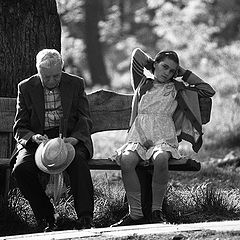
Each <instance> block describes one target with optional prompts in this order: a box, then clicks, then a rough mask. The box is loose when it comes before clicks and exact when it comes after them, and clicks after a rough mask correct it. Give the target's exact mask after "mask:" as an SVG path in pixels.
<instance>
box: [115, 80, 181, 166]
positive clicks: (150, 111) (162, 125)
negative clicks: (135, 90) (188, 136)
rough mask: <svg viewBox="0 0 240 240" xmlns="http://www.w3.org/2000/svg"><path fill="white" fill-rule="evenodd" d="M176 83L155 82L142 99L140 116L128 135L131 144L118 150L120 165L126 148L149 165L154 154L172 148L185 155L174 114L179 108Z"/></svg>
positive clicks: (171, 151)
mask: <svg viewBox="0 0 240 240" xmlns="http://www.w3.org/2000/svg"><path fill="white" fill-rule="evenodd" d="M176 94H177V91H176V89H175V86H174V83H173V82H170V83H154V84H153V87H152V88H151V89H150V90H148V91H147V92H146V94H144V95H143V96H142V98H141V100H140V102H139V107H138V115H137V117H136V118H135V121H134V123H133V125H132V126H131V129H130V131H129V133H128V136H127V143H126V144H124V145H123V146H122V147H121V148H119V149H118V150H117V154H116V155H115V158H114V160H115V161H116V162H117V163H118V164H119V161H120V158H121V154H122V153H123V152H124V151H127V150H130V151H136V152H137V153H138V155H139V156H140V157H141V159H142V160H143V161H144V163H145V165H148V164H149V162H150V158H151V157H152V155H153V153H154V152H155V151H158V150H163V151H168V152H170V153H171V155H172V157H174V158H177V159H179V158H181V155H180V153H179V152H178V140H177V135H176V130H175V125H174V122H173V119H172V115H173V113H174V111H175V109H176V107H177V101H176V100H175V97H176Z"/></svg>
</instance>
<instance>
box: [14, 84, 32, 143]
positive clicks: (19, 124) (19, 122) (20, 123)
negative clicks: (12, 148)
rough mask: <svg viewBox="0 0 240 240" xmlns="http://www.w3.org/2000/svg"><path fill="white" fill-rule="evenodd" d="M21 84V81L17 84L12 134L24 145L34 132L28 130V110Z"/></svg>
mask: <svg viewBox="0 0 240 240" xmlns="http://www.w3.org/2000/svg"><path fill="white" fill-rule="evenodd" d="M21 86H22V85H21V83H20V84H18V95H17V105H16V108H17V110H16V116H15V119H14V125H13V134H14V138H15V140H16V141H17V142H18V143H20V144H21V145H22V146H24V147H25V146H26V145H27V143H28V141H29V139H30V138H31V137H32V135H34V134H35V133H34V132H32V131H31V130H30V117H29V112H28V109H27V106H26V104H25V100H24V96H23V95H24V94H23V93H22V88H21Z"/></svg>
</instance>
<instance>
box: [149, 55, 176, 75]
mask: <svg viewBox="0 0 240 240" xmlns="http://www.w3.org/2000/svg"><path fill="white" fill-rule="evenodd" d="M165 58H169V59H171V60H173V61H174V62H175V63H177V64H178V65H179V58H178V55H177V53H176V52H174V51H161V52H159V53H157V55H156V56H155V58H154V62H156V63H160V62H161V61H163V60H164V59H165ZM154 70H155V68H154V67H153V69H152V71H153V73H154Z"/></svg>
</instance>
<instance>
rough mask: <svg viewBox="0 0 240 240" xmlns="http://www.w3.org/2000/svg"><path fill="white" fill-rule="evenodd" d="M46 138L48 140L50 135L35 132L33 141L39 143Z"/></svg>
mask: <svg viewBox="0 0 240 240" xmlns="http://www.w3.org/2000/svg"><path fill="white" fill-rule="evenodd" d="M46 140H48V136H47V135H46V134H45V135H41V134H35V135H33V136H32V141H33V142H36V143H37V144H40V143H42V142H43V141H46Z"/></svg>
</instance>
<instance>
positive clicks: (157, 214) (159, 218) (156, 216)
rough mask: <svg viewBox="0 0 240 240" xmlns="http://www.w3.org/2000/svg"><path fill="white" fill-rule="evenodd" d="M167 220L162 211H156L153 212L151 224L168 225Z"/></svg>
mask: <svg viewBox="0 0 240 240" xmlns="http://www.w3.org/2000/svg"><path fill="white" fill-rule="evenodd" d="M166 222H167V220H166V218H165V216H164V214H163V212H162V211H160V210H155V211H153V212H152V217H151V223H166Z"/></svg>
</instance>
